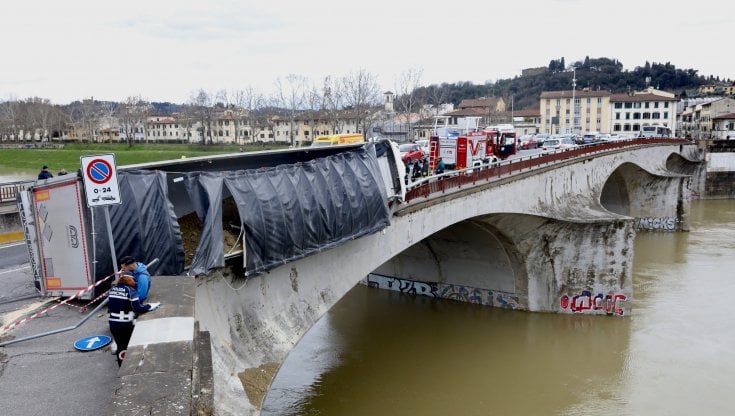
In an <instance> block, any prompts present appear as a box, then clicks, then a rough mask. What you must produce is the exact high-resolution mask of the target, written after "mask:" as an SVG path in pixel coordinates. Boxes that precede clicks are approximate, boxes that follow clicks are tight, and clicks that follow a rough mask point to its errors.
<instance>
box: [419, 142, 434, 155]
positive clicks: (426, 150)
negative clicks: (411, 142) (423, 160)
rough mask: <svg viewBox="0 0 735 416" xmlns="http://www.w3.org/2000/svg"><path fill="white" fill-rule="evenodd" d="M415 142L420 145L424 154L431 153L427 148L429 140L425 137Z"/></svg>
mask: <svg viewBox="0 0 735 416" xmlns="http://www.w3.org/2000/svg"><path fill="white" fill-rule="evenodd" d="M416 144H417V145H419V146H421V150H423V151H424V155H425V156H428V155H429V153H431V150H429V140H427V139H421V140H416Z"/></svg>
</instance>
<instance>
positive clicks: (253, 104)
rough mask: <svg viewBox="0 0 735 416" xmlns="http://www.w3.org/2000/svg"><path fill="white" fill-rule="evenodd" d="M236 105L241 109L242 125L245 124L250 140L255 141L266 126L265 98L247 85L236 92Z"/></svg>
mask: <svg viewBox="0 0 735 416" xmlns="http://www.w3.org/2000/svg"><path fill="white" fill-rule="evenodd" d="M235 101H236V103H237V106H238V107H240V108H241V109H242V115H241V116H240V117H239V118H240V120H242V125H243V126H247V128H248V130H249V131H248V133H249V134H248V136H249V137H250V142H251V143H255V139H256V138H257V137H258V136H259V135H260V134H261V133H262V132H263V131H265V130H266V129H268V127H269V126H270V124H269V117H268V116H267V115H266V114H265V111H264V109H265V106H266V99H265V96H263V93H261V92H260V91H259V90H258V89H256V88H254V87H253V86H248V87H247V88H245V89H243V90H239V91H237V93H236V99H235Z"/></svg>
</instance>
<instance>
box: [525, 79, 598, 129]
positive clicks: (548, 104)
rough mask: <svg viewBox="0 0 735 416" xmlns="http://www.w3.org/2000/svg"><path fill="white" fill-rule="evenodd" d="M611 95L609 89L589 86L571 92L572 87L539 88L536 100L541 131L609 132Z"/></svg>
mask: <svg viewBox="0 0 735 416" xmlns="http://www.w3.org/2000/svg"><path fill="white" fill-rule="evenodd" d="M610 95H611V94H610V92H609V91H602V90H597V91H594V90H590V89H588V88H585V89H582V90H579V91H574V92H572V90H565V91H544V92H542V93H541V99H540V102H539V104H540V106H539V109H540V113H541V114H540V116H541V123H540V124H541V127H540V129H541V132H542V133H547V134H559V133H575V134H581V133H584V132H587V131H598V132H603V133H609V129H610V127H609V126H610V123H609V117H610V111H609V106H610ZM572 100H574V104H572ZM575 116H576V120H575Z"/></svg>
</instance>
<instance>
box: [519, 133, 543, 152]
mask: <svg viewBox="0 0 735 416" xmlns="http://www.w3.org/2000/svg"><path fill="white" fill-rule="evenodd" d="M538 146H539V142H537V141H536V137H534V135H533V134H524V135H523V136H521V137H519V138H518V147H519V148H520V149H523V150H528V149H535V148H537V147H538Z"/></svg>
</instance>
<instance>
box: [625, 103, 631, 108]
mask: <svg viewBox="0 0 735 416" xmlns="http://www.w3.org/2000/svg"><path fill="white" fill-rule="evenodd" d="M625 108H633V103H625Z"/></svg>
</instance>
